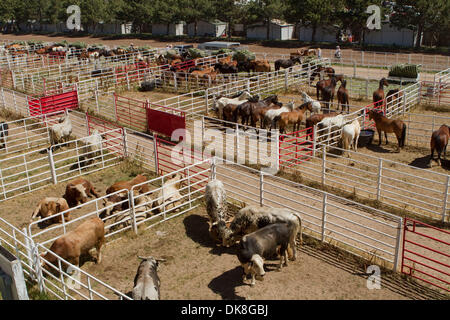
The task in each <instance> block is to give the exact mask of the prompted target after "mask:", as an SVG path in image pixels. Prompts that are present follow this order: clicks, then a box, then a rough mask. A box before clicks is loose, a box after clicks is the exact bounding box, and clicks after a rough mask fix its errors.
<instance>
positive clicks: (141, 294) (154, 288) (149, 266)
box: [132, 257, 166, 300]
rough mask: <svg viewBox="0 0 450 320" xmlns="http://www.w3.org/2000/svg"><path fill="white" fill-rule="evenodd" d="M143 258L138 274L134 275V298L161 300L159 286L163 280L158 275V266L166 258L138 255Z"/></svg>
mask: <svg viewBox="0 0 450 320" xmlns="http://www.w3.org/2000/svg"><path fill="white" fill-rule="evenodd" d="M138 258H139V259H141V260H142V261H141V263H140V264H139V267H138V270H137V272H136V276H135V277H134V287H133V291H132V297H133V299H134V300H159V297H160V294H159V287H160V285H161V280H160V279H159V277H158V273H157V271H158V267H159V263H160V262H164V261H166V260H165V259H155V258H153V257H138Z"/></svg>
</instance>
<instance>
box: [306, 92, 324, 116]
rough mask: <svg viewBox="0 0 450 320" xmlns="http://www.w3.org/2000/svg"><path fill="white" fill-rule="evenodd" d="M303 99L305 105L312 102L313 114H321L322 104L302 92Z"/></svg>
mask: <svg viewBox="0 0 450 320" xmlns="http://www.w3.org/2000/svg"><path fill="white" fill-rule="evenodd" d="M302 99H303V103H306V102H311V104H312V112H313V113H319V112H320V109H321V107H320V102H319V101H317V100H314V99H312V98H311V97H310V96H308V94H307V93H306V92H302Z"/></svg>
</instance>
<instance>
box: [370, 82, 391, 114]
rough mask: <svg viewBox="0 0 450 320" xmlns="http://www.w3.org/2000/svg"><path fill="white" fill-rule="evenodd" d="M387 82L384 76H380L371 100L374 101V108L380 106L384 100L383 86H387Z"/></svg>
mask: <svg viewBox="0 0 450 320" xmlns="http://www.w3.org/2000/svg"><path fill="white" fill-rule="evenodd" d="M388 85H389V82H388V81H387V79H386V78H381V80H380V82H379V85H378V89H377V90H375V91H374V92H373V102H374V103H375V108H377V107H381V106H382V105H383V100H384V86H386V87H387V86H388Z"/></svg>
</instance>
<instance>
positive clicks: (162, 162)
mask: <svg viewBox="0 0 450 320" xmlns="http://www.w3.org/2000/svg"><path fill="white" fill-rule="evenodd" d="M155 140H156V156H157V160H158V161H157V165H158V168H157V173H158V174H159V175H164V174H167V173H171V172H174V171H176V170H179V169H182V168H185V167H186V166H189V165H191V164H194V163H195V162H200V161H202V160H203V155H202V153H201V152H196V151H195V150H192V149H191V148H189V151H186V150H185V149H183V148H180V151H181V152H178V153H175V154H177V156H178V157H179V158H177V159H173V157H172V156H173V155H172V149H173V148H174V147H175V146H176V145H177V144H176V143H175V142H171V141H167V140H164V139H161V138H158V137H157V136H155ZM184 151H186V153H184ZM209 167H210V164H209V163H204V164H201V165H197V166H194V167H191V169H189V171H190V173H189V175H190V176H193V175H195V177H192V178H191V183H192V184H195V186H193V187H192V188H194V189H200V188H203V187H205V185H206V184H207V181H202V180H205V179H206V180H207V178H208V176H209V174H208V173H207V172H204V171H206V170H208V168H209ZM185 174H186V172H185Z"/></svg>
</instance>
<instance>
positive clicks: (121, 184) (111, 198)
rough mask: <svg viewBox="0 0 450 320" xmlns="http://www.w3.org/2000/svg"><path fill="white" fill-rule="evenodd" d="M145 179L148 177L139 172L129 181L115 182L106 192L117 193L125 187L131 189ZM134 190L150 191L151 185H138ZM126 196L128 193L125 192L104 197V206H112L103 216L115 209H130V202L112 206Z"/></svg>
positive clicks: (140, 191)
mask: <svg viewBox="0 0 450 320" xmlns="http://www.w3.org/2000/svg"><path fill="white" fill-rule="evenodd" d="M145 181H147V178H146V177H145V176H143V175H142V174H139V175H137V176H136V177H135V178H133V179H131V180H129V181H119V182H116V183H114V184H113V185H112V186H110V187H109V188H108V189H106V194H107V195H109V194H111V193H115V192H117V191H120V190H124V189H126V190H128V191H130V190H131V188H132V187H133V186H135V185H137V184H140V183H143V182H145ZM134 190H135V191H137V192H139V193H147V192H149V191H150V187H149V186H148V184H143V185H141V186H139V187H136V188H135V189H134ZM124 197H126V193H125V194H122V193H118V194H114V195H110V196H108V198H107V199H103V206H105V207H110V208H107V209H106V212H104V213H102V216H104V215H106V216H109V215H111V214H112V213H113V212H114V211H120V210H125V209H128V202H126V203H123V204H118V205H115V206H114V207H111V205H112V204H114V203H116V202H121V201H122V200H124Z"/></svg>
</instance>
